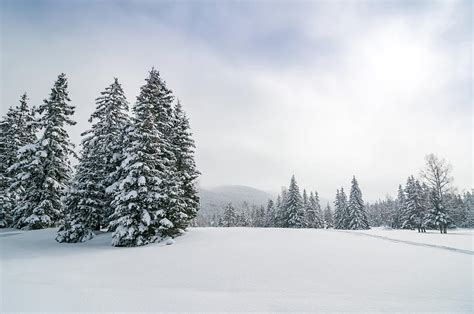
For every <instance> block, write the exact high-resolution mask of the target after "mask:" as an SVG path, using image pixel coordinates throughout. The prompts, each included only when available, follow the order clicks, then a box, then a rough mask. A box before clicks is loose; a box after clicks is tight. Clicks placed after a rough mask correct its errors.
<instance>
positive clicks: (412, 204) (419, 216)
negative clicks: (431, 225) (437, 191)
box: [407, 177, 428, 232]
mask: <svg viewBox="0 0 474 314" xmlns="http://www.w3.org/2000/svg"><path fill="white" fill-rule="evenodd" d="M407 207H409V208H412V209H413V212H414V223H415V226H416V227H417V228H418V232H426V224H427V222H428V217H427V208H426V207H425V206H424V202H423V189H422V187H421V185H420V182H419V181H418V180H415V179H414V178H413V177H412V187H411V189H410V191H409V193H408V194H407Z"/></svg>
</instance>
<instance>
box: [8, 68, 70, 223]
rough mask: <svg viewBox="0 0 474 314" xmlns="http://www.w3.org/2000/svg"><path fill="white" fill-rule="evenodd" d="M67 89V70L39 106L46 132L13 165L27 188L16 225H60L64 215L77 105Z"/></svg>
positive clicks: (20, 152)
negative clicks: (69, 129)
mask: <svg viewBox="0 0 474 314" xmlns="http://www.w3.org/2000/svg"><path fill="white" fill-rule="evenodd" d="M70 101H71V100H70V99H69V96H68V91H67V79H66V75H65V74H64V73H62V74H60V75H59V76H58V79H57V80H56V82H55V83H54V87H53V88H52V90H51V94H50V96H49V98H48V99H45V100H44V103H43V104H42V105H41V106H40V107H39V110H38V112H39V113H40V114H41V115H42V116H41V118H40V120H39V125H40V126H41V128H42V136H41V137H40V138H39V140H38V141H36V143H34V144H27V145H25V146H23V147H22V148H21V149H20V150H19V151H18V153H19V154H18V160H17V163H16V164H15V165H13V166H12V171H17V178H19V181H18V182H16V185H21V184H23V185H24V186H25V191H24V193H23V194H22V196H21V199H20V201H19V202H18V204H17V206H15V213H14V225H15V226H16V227H17V228H22V229H41V228H47V227H52V226H54V225H56V224H57V223H58V222H59V220H60V219H61V218H62V215H63V204H62V201H61V197H62V196H63V193H64V190H65V188H66V184H67V183H68V181H69V180H70V176H71V166H70V161H69V156H70V155H73V156H75V154H74V151H73V148H74V145H73V144H72V143H71V142H70V140H69V136H68V134H67V132H66V130H65V127H66V126H68V125H74V124H75V122H74V121H73V120H71V118H70V116H72V115H73V114H74V106H72V105H70V104H69V102H70Z"/></svg>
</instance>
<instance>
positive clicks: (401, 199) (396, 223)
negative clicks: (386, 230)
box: [392, 184, 406, 228]
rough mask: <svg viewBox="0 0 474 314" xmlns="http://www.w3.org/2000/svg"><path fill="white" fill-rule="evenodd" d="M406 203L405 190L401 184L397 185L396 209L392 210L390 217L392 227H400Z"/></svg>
mask: <svg viewBox="0 0 474 314" xmlns="http://www.w3.org/2000/svg"><path fill="white" fill-rule="evenodd" d="M405 205H406V198H405V191H404V190H403V188H402V185H401V184H399V185H398V195H397V202H396V211H395V212H394V215H393V218H392V227H393V228H402V218H403V212H404V210H405Z"/></svg>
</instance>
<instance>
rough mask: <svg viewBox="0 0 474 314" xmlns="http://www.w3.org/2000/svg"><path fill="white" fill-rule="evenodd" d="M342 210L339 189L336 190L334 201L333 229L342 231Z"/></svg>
mask: <svg viewBox="0 0 474 314" xmlns="http://www.w3.org/2000/svg"><path fill="white" fill-rule="evenodd" d="M342 215H343V209H342V206H341V194H340V192H339V189H338V190H336V198H335V200H334V217H333V218H334V228H335V229H344V223H343V217H342Z"/></svg>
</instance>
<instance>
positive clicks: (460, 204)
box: [447, 193, 468, 227]
mask: <svg viewBox="0 0 474 314" xmlns="http://www.w3.org/2000/svg"><path fill="white" fill-rule="evenodd" d="M447 203H448V208H449V216H450V218H451V221H452V225H451V226H452V227H467V217H468V216H467V214H468V208H467V206H466V204H465V203H464V201H463V199H462V196H461V195H460V194H456V193H449V194H448V195H447Z"/></svg>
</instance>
